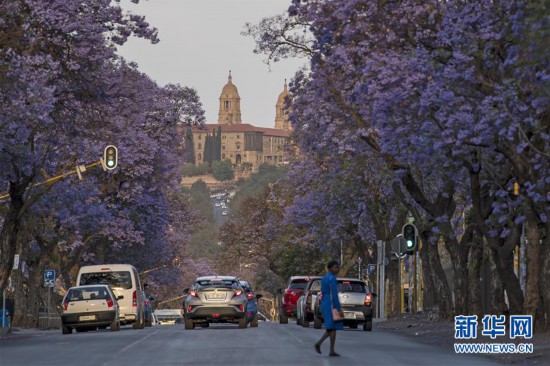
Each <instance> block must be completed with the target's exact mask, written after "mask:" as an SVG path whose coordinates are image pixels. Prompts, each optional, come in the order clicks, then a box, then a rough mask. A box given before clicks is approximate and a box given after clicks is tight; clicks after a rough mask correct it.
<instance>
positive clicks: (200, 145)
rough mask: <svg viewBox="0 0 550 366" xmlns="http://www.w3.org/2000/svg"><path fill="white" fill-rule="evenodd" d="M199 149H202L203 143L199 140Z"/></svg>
mask: <svg viewBox="0 0 550 366" xmlns="http://www.w3.org/2000/svg"><path fill="white" fill-rule="evenodd" d="M199 150H202V144H201V143H200V142H199Z"/></svg>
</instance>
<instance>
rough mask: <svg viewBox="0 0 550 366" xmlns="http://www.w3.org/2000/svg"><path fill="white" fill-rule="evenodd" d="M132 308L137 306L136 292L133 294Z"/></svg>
mask: <svg viewBox="0 0 550 366" xmlns="http://www.w3.org/2000/svg"><path fill="white" fill-rule="evenodd" d="M132 306H134V307H136V306H137V293H136V291H134V293H133V294H132Z"/></svg>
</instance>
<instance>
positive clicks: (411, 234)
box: [402, 224, 418, 254]
mask: <svg viewBox="0 0 550 366" xmlns="http://www.w3.org/2000/svg"><path fill="white" fill-rule="evenodd" d="M402 232H403V238H404V239H405V248H407V254H412V253H413V252H414V251H415V250H416V247H417V245H418V238H417V232H416V226H414V225H413V224H405V225H404V226H403V230H402Z"/></svg>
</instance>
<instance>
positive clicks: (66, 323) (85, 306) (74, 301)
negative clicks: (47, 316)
mask: <svg viewBox="0 0 550 366" xmlns="http://www.w3.org/2000/svg"><path fill="white" fill-rule="evenodd" d="M61 304H62V307H63V313H62V314H61V331H62V333H63V334H71V333H72V332H73V329H75V330H76V331H77V332H86V331H88V330H96V329H97V328H98V327H107V326H108V327H110V328H111V330H112V331H118V330H120V318H119V306H118V302H117V298H116V296H115V294H114V293H113V291H112V290H111V289H110V288H109V286H107V285H89V286H75V287H71V288H69V290H68V291H67V293H66V294H65V297H64V298H63V302H62V303H61Z"/></svg>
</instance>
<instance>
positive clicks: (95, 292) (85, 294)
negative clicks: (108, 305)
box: [66, 286, 111, 301]
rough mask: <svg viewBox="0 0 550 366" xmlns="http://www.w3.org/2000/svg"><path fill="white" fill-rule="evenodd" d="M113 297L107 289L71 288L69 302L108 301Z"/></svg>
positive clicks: (67, 297) (100, 287) (68, 294)
mask: <svg viewBox="0 0 550 366" xmlns="http://www.w3.org/2000/svg"><path fill="white" fill-rule="evenodd" d="M110 298H111V296H110V295H109V292H108V291H107V289H106V288H105V287H102V286H98V287H77V288H71V289H70V290H69V292H68V293H67V296H66V299H68V301H84V300H107V299H110Z"/></svg>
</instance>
